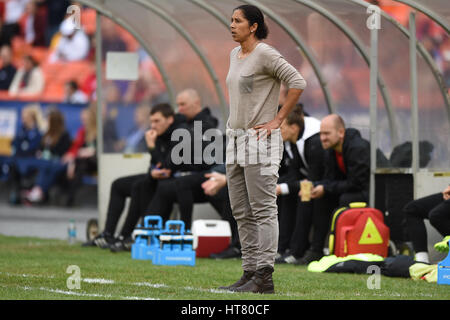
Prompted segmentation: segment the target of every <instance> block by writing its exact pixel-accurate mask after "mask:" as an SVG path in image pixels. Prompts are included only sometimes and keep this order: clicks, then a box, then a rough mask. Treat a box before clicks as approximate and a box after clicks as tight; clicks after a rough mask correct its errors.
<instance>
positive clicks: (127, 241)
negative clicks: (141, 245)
mask: <svg viewBox="0 0 450 320" xmlns="http://www.w3.org/2000/svg"><path fill="white" fill-rule="evenodd" d="M132 245H133V239H131V237H127V238H124V237H123V236H119V238H118V239H117V240H116V242H114V243H113V244H112V245H110V247H109V249H110V250H111V252H121V251H131V246H132Z"/></svg>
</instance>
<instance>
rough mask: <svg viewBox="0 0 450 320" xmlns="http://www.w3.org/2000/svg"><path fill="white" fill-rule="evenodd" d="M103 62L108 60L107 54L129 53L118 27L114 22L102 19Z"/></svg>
mask: <svg viewBox="0 0 450 320" xmlns="http://www.w3.org/2000/svg"><path fill="white" fill-rule="evenodd" d="M101 28H102V60H103V61H105V60H106V54H107V53H108V52H109V51H127V44H126V43H125V41H123V39H122V38H121V37H120V34H119V33H118V32H117V26H116V24H115V23H114V21H112V20H110V19H108V18H102V22H101Z"/></svg>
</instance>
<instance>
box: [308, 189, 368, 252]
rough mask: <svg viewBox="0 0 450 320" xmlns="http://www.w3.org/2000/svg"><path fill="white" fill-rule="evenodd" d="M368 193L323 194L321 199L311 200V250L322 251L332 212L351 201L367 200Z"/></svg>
mask: <svg viewBox="0 0 450 320" xmlns="http://www.w3.org/2000/svg"><path fill="white" fill-rule="evenodd" d="M367 201H368V195H367V194H366V193H365V192H350V193H343V194H341V195H339V196H330V195H325V196H324V197H323V198H321V199H315V200H313V206H314V209H313V210H314V213H313V221H312V223H313V238H312V243H311V250H312V251H314V252H317V253H322V252H323V248H324V244H325V240H326V238H327V235H328V232H329V231H330V227H331V219H332V215H333V212H334V211H335V210H336V209H338V208H341V207H344V206H348V205H349V204H350V203H351V202H367Z"/></svg>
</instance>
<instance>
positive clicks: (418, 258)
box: [415, 251, 430, 263]
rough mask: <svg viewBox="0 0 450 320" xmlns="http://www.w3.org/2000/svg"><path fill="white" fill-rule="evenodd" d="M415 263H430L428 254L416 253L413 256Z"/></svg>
mask: <svg viewBox="0 0 450 320" xmlns="http://www.w3.org/2000/svg"><path fill="white" fill-rule="evenodd" d="M415 261H417V262H425V263H430V259H429V257H428V252H426V251H421V252H417V253H416V256H415Z"/></svg>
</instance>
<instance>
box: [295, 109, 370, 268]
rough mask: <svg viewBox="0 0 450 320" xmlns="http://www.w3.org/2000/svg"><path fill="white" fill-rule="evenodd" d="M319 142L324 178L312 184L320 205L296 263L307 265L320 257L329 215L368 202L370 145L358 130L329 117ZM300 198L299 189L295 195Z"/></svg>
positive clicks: (336, 118)
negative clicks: (306, 244) (306, 246)
mask: <svg viewBox="0 0 450 320" xmlns="http://www.w3.org/2000/svg"><path fill="white" fill-rule="evenodd" d="M320 141H321V143H322V147H323V148H324V149H325V155H324V165H325V168H324V176H323V179H322V180H320V181H313V185H314V188H313V190H312V192H311V198H312V199H313V201H317V205H319V206H321V209H320V210H317V212H319V213H320V214H315V215H314V217H313V229H314V232H313V240H312V244H311V248H310V249H309V250H308V252H307V253H306V254H305V256H304V257H303V259H302V261H301V262H300V263H299V264H308V263H309V262H311V261H315V260H319V259H320V258H321V257H322V256H323V247H324V242H325V238H326V236H327V233H328V231H329V230H328V229H329V227H330V221H331V215H332V212H333V211H334V210H335V209H337V208H339V207H343V206H348V204H349V203H351V202H368V200H369V181H370V144H369V142H368V141H367V140H365V139H363V138H362V137H361V134H360V132H359V131H358V130H356V129H353V128H346V127H345V123H344V120H343V119H342V118H341V117H340V116H339V115H337V114H331V115H328V116H326V117H325V118H323V119H322V121H321V123H320ZM300 195H301V190H300V192H299V196H300Z"/></svg>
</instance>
